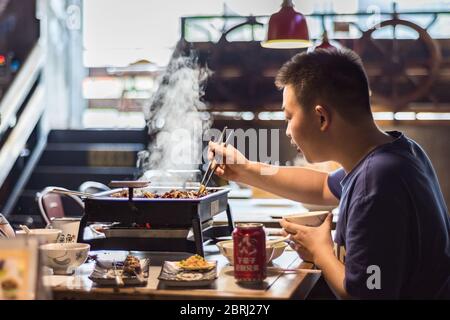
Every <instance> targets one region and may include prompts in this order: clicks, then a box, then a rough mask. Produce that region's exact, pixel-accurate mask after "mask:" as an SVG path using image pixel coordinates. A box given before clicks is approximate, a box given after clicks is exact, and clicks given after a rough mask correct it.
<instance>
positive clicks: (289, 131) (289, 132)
mask: <svg viewBox="0 0 450 320" xmlns="http://www.w3.org/2000/svg"><path fill="white" fill-rule="evenodd" d="M286 136H287V137H288V138H289V139H291V138H292V137H291V126H290V125H289V124H288V125H287V127H286Z"/></svg>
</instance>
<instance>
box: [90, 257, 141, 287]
mask: <svg viewBox="0 0 450 320" xmlns="http://www.w3.org/2000/svg"><path fill="white" fill-rule="evenodd" d="M149 266H150V261H149V259H139V258H138V257H135V256H132V255H128V256H127V257H126V259H125V260H124V261H123V262H117V263H115V262H113V265H112V266H110V265H109V264H108V265H106V264H104V263H102V262H100V261H99V260H97V261H96V264H95V268H94V271H93V272H92V273H91V275H90V276H89V279H91V280H92V281H93V282H95V283H96V284H97V285H99V286H115V285H117V284H118V283H117V279H118V278H120V279H119V280H121V281H122V282H123V285H125V286H142V285H146V284H147V278H148V270H149Z"/></svg>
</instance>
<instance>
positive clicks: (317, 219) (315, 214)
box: [283, 211, 330, 227]
mask: <svg viewBox="0 0 450 320" xmlns="http://www.w3.org/2000/svg"><path fill="white" fill-rule="evenodd" d="M329 214H330V212H329V211H310V212H305V213H300V214H290V215H285V216H283V219H285V220H286V221H288V222H291V223H295V224H300V225H304V226H308V227H318V226H320V225H321V224H322V223H323V222H324V221H325V219H326V218H327V216H328V215H329Z"/></svg>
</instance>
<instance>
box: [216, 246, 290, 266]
mask: <svg viewBox="0 0 450 320" xmlns="http://www.w3.org/2000/svg"><path fill="white" fill-rule="evenodd" d="M216 245H217V247H218V248H219V250H220V253H221V254H222V255H224V256H225V258H227V259H228V262H230V264H231V265H233V263H234V249H233V240H226V241H220V242H217V243H216ZM287 245H288V244H287V243H286V242H278V243H275V244H274V245H272V246H267V247H266V263H270V262H271V261H272V260H274V259H276V258H278V257H279V256H281V255H282V254H283V252H284V249H286V247H287Z"/></svg>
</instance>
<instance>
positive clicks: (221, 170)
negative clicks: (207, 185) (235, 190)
mask: <svg viewBox="0 0 450 320" xmlns="http://www.w3.org/2000/svg"><path fill="white" fill-rule="evenodd" d="M215 174H216V175H218V176H222V175H224V174H225V170H223V169H222V168H220V167H217V168H216V171H215Z"/></svg>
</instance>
